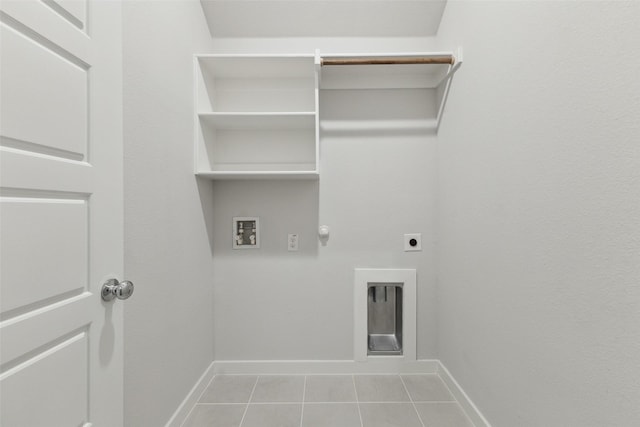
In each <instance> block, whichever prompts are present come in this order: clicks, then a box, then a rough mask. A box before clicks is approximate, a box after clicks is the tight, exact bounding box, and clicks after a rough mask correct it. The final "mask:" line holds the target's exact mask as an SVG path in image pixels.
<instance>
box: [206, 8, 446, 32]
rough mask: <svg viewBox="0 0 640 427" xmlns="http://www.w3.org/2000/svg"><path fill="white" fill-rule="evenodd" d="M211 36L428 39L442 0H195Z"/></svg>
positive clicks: (438, 18) (436, 29)
mask: <svg viewBox="0 0 640 427" xmlns="http://www.w3.org/2000/svg"><path fill="white" fill-rule="evenodd" d="M200 2H201V3H202V8H203V10H204V13H205V16H206V18H207V23H208V25H209V31H210V32H211V36H212V37H220V38H226V37H234V38H235V37H430V36H434V35H435V34H436V32H437V31H438V26H439V24H440V19H441V17H442V13H443V11H444V7H445V4H446V0H200Z"/></svg>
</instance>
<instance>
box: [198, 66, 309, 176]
mask: <svg viewBox="0 0 640 427" xmlns="http://www.w3.org/2000/svg"><path fill="white" fill-rule="evenodd" d="M195 79H196V80H195V81H196V97H195V98H196V100H195V104H196V105H195V108H196V111H197V112H198V113H197V120H196V148H195V150H196V174H197V175H198V176H203V177H207V178H210V179H317V178H318V113H317V111H318V107H317V106H318V86H317V76H316V66H315V56H314V55H200V56H196V58H195Z"/></svg>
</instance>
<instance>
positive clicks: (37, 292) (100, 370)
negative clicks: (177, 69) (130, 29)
mask: <svg viewBox="0 0 640 427" xmlns="http://www.w3.org/2000/svg"><path fill="white" fill-rule="evenodd" d="M0 27H1V34H0V37H1V39H0V49H1V60H2V62H1V63H0V80H1V86H0V90H1V92H0V98H1V107H0V108H1V110H0V119H1V122H0V168H1V169H0V217H1V228H0V233H1V248H0V251H1V252H0V260H1V265H0V269H1V271H0V313H1V314H0V345H1V347H0V393H1V395H0V405H1V407H0V425H2V426H3V427H39V426H43V427H57V426H65V427H78V426H85V427H87V426H93V427H119V426H121V425H122V423H123V421H122V417H123V415H122V414H123V411H122V404H123V402H122V380H123V379H122V342H123V340H122V310H123V305H124V304H125V303H126V302H125V301H121V300H118V299H116V300H115V301H111V302H104V301H102V300H101V296H100V289H101V286H102V283H103V282H104V281H105V280H106V279H108V278H111V277H114V278H117V279H119V280H122V279H123V278H122V267H123V237H122V232H123V226H122V218H123V212H122V210H123V209H122V84H121V68H122V67H121V61H122V59H121V55H122V54H121V5H120V4H119V2H113V1H104V0H101V1H89V0H41V1H37V0H17V1H7V0H3V1H2V3H0Z"/></svg>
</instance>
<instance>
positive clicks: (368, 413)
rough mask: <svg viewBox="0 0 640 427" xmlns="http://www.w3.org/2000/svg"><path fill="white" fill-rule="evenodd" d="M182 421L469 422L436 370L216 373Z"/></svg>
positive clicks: (315, 426) (420, 426) (326, 426)
mask: <svg viewBox="0 0 640 427" xmlns="http://www.w3.org/2000/svg"><path fill="white" fill-rule="evenodd" d="M183 427H473V424H472V423H471V421H470V420H469V419H468V417H467V416H466V415H465V413H464V412H463V410H462V408H461V407H460V405H459V404H458V402H456V400H455V398H454V397H453V396H452V395H451V393H450V392H449V389H448V388H447V386H446V385H445V383H444V382H443V381H442V380H441V379H440V377H439V376H438V375H436V374H430V375H306V376H305V375H260V376H256V375H216V376H215V377H214V378H213V380H211V383H210V384H209V385H208V387H207V388H206V390H205V391H204V392H203V393H202V395H201V396H200V399H199V401H198V403H197V404H196V405H195V406H194V407H193V409H192V410H191V413H190V414H189V416H188V418H187V419H186V421H185V422H184V424H183Z"/></svg>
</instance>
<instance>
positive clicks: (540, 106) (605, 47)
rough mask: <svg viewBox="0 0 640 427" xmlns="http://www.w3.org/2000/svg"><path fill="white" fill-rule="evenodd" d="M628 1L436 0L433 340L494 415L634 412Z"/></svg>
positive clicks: (638, 390) (637, 418)
mask: <svg viewBox="0 0 640 427" xmlns="http://www.w3.org/2000/svg"><path fill="white" fill-rule="evenodd" d="M638 22H640V3H638V2H610V3H604V2H481V1H471V2H462V1H450V2H449V4H448V6H447V9H446V11H445V14H444V18H443V22H442V24H441V27H440V33H439V37H441V40H442V42H443V46H445V47H451V46H456V45H458V44H462V45H463V46H464V48H465V63H464V65H463V66H462V68H461V69H460V71H459V73H458V74H457V75H456V77H455V79H454V81H453V85H452V92H451V96H450V98H449V102H448V105H447V110H446V112H445V116H444V121H443V125H442V128H441V132H440V134H439V138H438V196H437V201H438V209H437V220H438V224H439V226H438V231H439V233H438V267H439V271H438V276H439V283H438V353H439V357H440V358H441V360H442V361H443V363H444V364H445V365H446V366H447V367H448V368H449V370H450V371H451V372H452V374H453V375H454V376H455V377H456V379H457V380H458V381H459V382H460V383H461V385H462V387H463V388H464V389H465V390H466V392H467V393H468V394H469V395H470V396H471V398H472V399H473V400H474V401H475V402H476V404H478V405H479V407H480V408H481V409H482V410H483V411H484V413H485V415H486V416H487V418H488V419H489V421H490V422H491V423H492V424H493V425H494V426H496V427H500V426H503V427H511V426H518V427H527V426H531V427H540V426H548V427H554V426H562V427H572V426H580V427H585V426H594V427H596V426H605V425H606V426H621V427H631V426H637V425H640V405H639V403H638V402H640V363H639V361H640V340H639V339H638V338H639V337H640V286H638V284H639V283H640V220H639V218H640V200H639V199H640V120H639V117H640V79H639V70H640V51H639V50H638V43H639V41H640V26H638Z"/></svg>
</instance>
